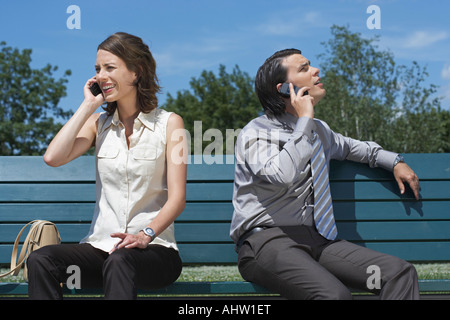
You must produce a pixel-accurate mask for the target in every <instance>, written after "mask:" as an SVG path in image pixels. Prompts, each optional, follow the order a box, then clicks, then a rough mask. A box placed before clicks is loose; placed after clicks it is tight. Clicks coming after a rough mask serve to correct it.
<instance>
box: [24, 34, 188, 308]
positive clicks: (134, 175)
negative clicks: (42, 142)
mask: <svg viewBox="0 0 450 320" xmlns="http://www.w3.org/2000/svg"><path fill="white" fill-rule="evenodd" d="M95 69H96V75H95V76H94V77H93V78H91V79H89V80H88V81H87V82H86V84H85V86H84V101H83V103H82V104H81V105H80V107H79V108H78V110H77V111H76V112H75V114H74V115H73V116H72V118H71V119H70V120H69V121H68V122H67V123H66V124H65V126H64V127H63V128H62V129H61V131H60V132H59V133H58V134H57V135H56V136H55V138H54V139H53V141H52V142H51V143H50V145H49V146H48V149H47V151H46V153H45V155H44V161H45V162H46V163H47V164H48V165H50V166H55V167H56V166H61V165H64V164H66V163H68V162H69V161H71V160H73V159H75V158H77V157H79V156H80V155H82V154H84V153H85V152H86V151H88V149H89V148H90V147H92V146H95V153H96V162H97V181H96V197H97V198H96V199H97V200H96V206H95V212H94V218H93V220H92V224H91V228H90V231H89V233H88V235H87V236H86V237H85V238H84V239H83V240H82V241H81V243H80V244H62V245H56V246H47V247H44V248H42V249H40V250H37V251H35V252H33V253H32V254H31V255H30V257H29V258H28V262H27V264H28V270H29V271H28V274H29V296H30V298H32V299H60V298H62V293H61V286H60V283H62V282H65V280H66V279H67V277H68V276H69V275H68V274H67V273H66V270H67V267H68V266H70V265H76V266H78V267H79V268H80V271H81V272H80V274H81V279H80V280H81V287H82V288H83V287H99V286H102V285H103V288H104V291H105V298H109V299H133V298H136V295H137V294H136V289H137V288H160V287H164V286H167V285H169V284H171V283H172V282H174V281H175V280H176V279H177V278H178V276H179V275H180V272H181V260H180V257H179V254H178V249H177V245H176V242H175V238H174V229H173V222H174V220H175V219H176V218H177V216H178V215H179V214H180V213H181V212H182V211H183V209H184V206H185V195H186V163H187V161H184V160H186V159H185V157H186V155H185V154H181V153H180V152H176V151H175V150H177V151H179V150H186V148H185V147H184V146H185V143H186V139H185V137H184V135H183V134H184V125H183V120H182V119H181V117H180V116H178V115H176V114H174V113H170V112H166V111H164V110H161V109H157V108H156V107H157V103H158V101H157V97H156V94H157V92H158V91H159V86H158V79H157V76H156V74H155V69H156V64H155V61H154V59H153V57H152V54H151V52H150V51H149V49H148V46H147V45H145V44H144V43H143V42H142V40H141V39H140V38H138V37H136V36H133V35H130V34H126V33H116V34H114V35H112V36H110V37H109V38H107V39H106V40H105V41H104V42H102V43H101V44H100V45H99V47H98V50H97V61H96V66H95ZM94 83H98V85H99V86H100V88H101V90H102V93H101V94H98V95H97V96H94V95H93V94H92V93H91V91H90V87H91V86H92V85H93V84H94ZM105 101H106V103H107V104H106V107H104V109H105V111H106V112H103V113H95V111H96V110H97V108H98V107H99V106H100V105H102V104H103V103H104V102H105ZM171 137H174V139H172V138H171ZM180 144H181V145H182V146H183V147H182V148H180ZM180 160H183V161H180Z"/></svg>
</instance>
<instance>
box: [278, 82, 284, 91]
mask: <svg viewBox="0 0 450 320" xmlns="http://www.w3.org/2000/svg"><path fill="white" fill-rule="evenodd" d="M282 85H283V84H282V83H279V84H277V91H278V92H280V90H281V86H282Z"/></svg>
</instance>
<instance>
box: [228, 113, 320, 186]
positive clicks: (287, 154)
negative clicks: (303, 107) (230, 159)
mask: <svg viewBox="0 0 450 320" xmlns="http://www.w3.org/2000/svg"><path fill="white" fill-rule="evenodd" d="M314 126H315V124H314V121H313V120H312V119H310V118H306V117H302V118H299V119H298V121H297V123H296V126H295V128H294V130H293V132H292V134H291V136H290V138H289V139H288V140H287V142H286V143H284V145H282V147H281V145H280V137H279V135H280V131H279V130H274V129H253V128H252V129H247V130H245V131H243V132H242V133H241V135H240V138H239V139H238V141H237V144H236V155H237V160H238V161H241V162H242V161H244V162H245V164H246V165H247V166H248V168H249V169H250V171H251V172H252V173H253V174H254V175H256V176H258V177H260V178H261V179H263V180H266V181H268V182H270V183H272V184H275V185H291V184H292V183H293V182H295V181H297V178H298V176H299V175H300V174H301V173H302V171H303V170H304V168H305V167H306V165H307V163H308V161H309V160H310V159H311V156H312V142H311V140H312V135H313V129H314Z"/></svg>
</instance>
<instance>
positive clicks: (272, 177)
mask: <svg viewBox="0 0 450 320" xmlns="http://www.w3.org/2000/svg"><path fill="white" fill-rule="evenodd" d="M283 83H288V84H289V88H290V94H289V96H283V95H282V94H281V92H280V91H281V87H282V85H283ZM294 86H295V87H298V88H301V89H300V90H299V91H298V92H297V93H296V91H295V90H294V89H295V87H294ZM255 88H256V93H257V95H258V98H259V100H260V101H261V104H262V106H263V108H264V111H265V115H263V116H260V117H258V118H256V119H254V120H252V121H250V123H249V124H248V125H247V126H245V128H244V129H243V130H242V131H241V133H240V135H239V137H238V139H237V142H236V171H235V185H234V194H233V205H234V209H235V210H234V214H233V220H232V224H231V237H232V239H233V240H234V241H235V243H236V250H237V251H238V264H239V271H240V272H241V274H242V276H243V277H244V279H246V280H248V281H251V282H254V283H257V284H259V285H262V286H264V287H266V288H268V289H269V290H271V291H273V292H278V293H280V294H281V295H282V296H284V297H286V298H288V299H351V294H350V291H349V289H348V287H351V288H355V289H360V290H365V291H369V289H368V288H367V284H366V283H367V279H368V276H369V275H370V274H368V273H367V270H368V267H369V266H371V265H376V266H378V267H379V268H380V274H381V284H380V288H379V289H377V288H375V289H373V290H371V291H372V292H374V293H376V294H379V295H380V298H381V299H418V298H419V291H418V282H417V274H416V270H415V269H414V267H413V266H412V265H411V264H410V263H408V262H406V261H403V260H401V259H399V258H397V257H393V256H390V255H386V254H383V253H379V252H376V251H373V250H371V249H368V248H364V247H361V246H358V245H355V244H352V243H350V242H347V241H345V240H339V239H338V238H337V229H336V224H335V221H334V215H333V208H332V203H331V197H330V193H329V184H328V165H329V161H330V159H338V160H352V161H357V162H363V163H367V164H368V165H369V166H370V167H381V168H384V169H386V170H389V171H393V173H394V176H395V179H396V181H397V182H398V185H399V188H400V191H401V193H404V191H405V186H404V183H407V184H409V186H410V187H411V189H412V190H413V192H414V194H415V197H416V198H417V199H418V198H419V181H418V178H417V176H416V175H415V173H414V172H413V171H412V170H411V169H410V167H409V166H408V165H407V164H405V163H404V162H403V159H402V157H401V156H400V155H398V154H396V153H392V152H389V151H385V150H383V149H382V148H381V147H380V146H379V145H377V144H376V143H374V142H362V141H358V140H354V139H351V138H348V137H344V136H342V135H340V134H337V133H335V132H333V131H332V130H331V129H330V128H329V127H328V125H327V124H326V123H325V122H323V121H320V120H318V119H314V108H315V106H316V105H317V103H318V102H319V101H320V100H321V99H322V98H323V97H324V96H325V93H326V91H325V89H324V87H323V84H322V83H321V82H320V78H319V69H317V68H314V67H312V66H311V65H310V63H309V61H308V60H307V59H306V58H305V57H304V56H303V55H302V54H301V51H300V50H296V49H286V50H282V51H279V52H276V53H275V54H274V55H273V56H271V57H270V58H269V59H267V60H266V61H265V63H264V64H263V65H262V66H261V67H260V68H259V70H258V73H257V76H256V81H255ZM306 92H307V94H305V93H306Z"/></svg>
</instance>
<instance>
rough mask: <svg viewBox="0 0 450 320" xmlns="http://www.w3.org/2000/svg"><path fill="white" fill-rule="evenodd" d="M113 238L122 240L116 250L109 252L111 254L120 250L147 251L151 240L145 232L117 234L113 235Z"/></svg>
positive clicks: (115, 247)
mask: <svg viewBox="0 0 450 320" xmlns="http://www.w3.org/2000/svg"><path fill="white" fill-rule="evenodd" d="M111 237H113V238H120V239H121V240H120V241H119V242H118V243H117V244H116V245H115V246H114V248H113V249H112V250H111V251H110V252H109V254H111V253H113V252H114V251H116V250H117V249H120V248H127V249H129V248H140V249H145V248H147V246H148V244H149V243H150V240H151V239H150V237H149V236H147V235H146V234H144V233H143V232H139V233H138V234H129V233H122V232H116V233H112V234H111Z"/></svg>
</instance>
